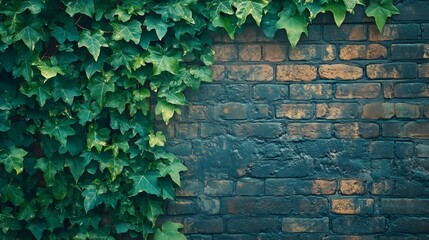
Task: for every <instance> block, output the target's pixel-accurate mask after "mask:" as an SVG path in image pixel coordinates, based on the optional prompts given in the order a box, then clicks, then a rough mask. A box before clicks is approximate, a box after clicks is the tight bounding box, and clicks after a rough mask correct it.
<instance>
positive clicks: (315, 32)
mask: <svg viewBox="0 0 429 240" xmlns="http://www.w3.org/2000/svg"><path fill="white" fill-rule="evenodd" d="M284 34H286V32H284ZM283 39H286V36H285V37H284V38H283ZM320 39H322V26H321V25H316V24H310V25H308V36H306V35H305V34H303V35H302V36H301V39H300V40H299V41H300V42H301V43H305V42H309V41H317V40H320Z"/></svg>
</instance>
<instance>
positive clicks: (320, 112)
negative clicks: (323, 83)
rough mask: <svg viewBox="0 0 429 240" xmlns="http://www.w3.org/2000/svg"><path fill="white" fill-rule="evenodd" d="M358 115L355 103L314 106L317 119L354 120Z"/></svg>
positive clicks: (358, 111) (357, 106) (357, 105)
mask: <svg viewBox="0 0 429 240" xmlns="http://www.w3.org/2000/svg"><path fill="white" fill-rule="evenodd" d="M359 115H360V110H359V104H357V103H321V104H317V105H316V116H317V118H323V119H354V118H357V117H358V116H359Z"/></svg>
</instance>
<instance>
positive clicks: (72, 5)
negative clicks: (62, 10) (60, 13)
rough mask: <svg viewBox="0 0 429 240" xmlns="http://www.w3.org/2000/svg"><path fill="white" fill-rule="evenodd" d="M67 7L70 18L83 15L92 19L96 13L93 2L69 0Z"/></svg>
mask: <svg viewBox="0 0 429 240" xmlns="http://www.w3.org/2000/svg"><path fill="white" fill-rule="evenodd" d="M66 7H67V8H66V12H67V13H68V14H70V16H74V15H75V14H79V13H81V14H85V15H87V16H88V17H92V16H93V15H94V13H95V8H94V1H93V0H67V2H66Z"/></svg>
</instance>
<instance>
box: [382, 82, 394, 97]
mask: <svg viewBox="0 0 429 240" xmlns="http://www.w3.org/2000/svg"><path fill="white" fill-rule="evenodd" d="M393 95H394V94H393V84H383V96H384V98H388V99H391V98H393Z"/></svg>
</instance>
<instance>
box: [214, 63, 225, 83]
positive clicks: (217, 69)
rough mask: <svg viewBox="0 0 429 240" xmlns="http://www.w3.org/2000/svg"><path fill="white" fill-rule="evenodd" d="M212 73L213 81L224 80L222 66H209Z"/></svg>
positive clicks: (223, 67) (223, 68)
mask: <svg viewBox="0 0 429 240" xmlns="http://www.w3.org/2000/svg"><path fill="white" fill-rule="evenodd" d="M211 70H212V72H213V75H212V78H213V80H222V79H224V78H225V66H223V65H213V66H211Z"/></svg>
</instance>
